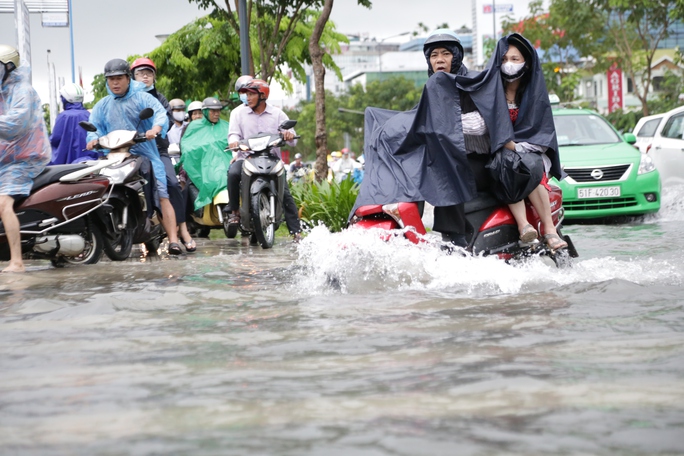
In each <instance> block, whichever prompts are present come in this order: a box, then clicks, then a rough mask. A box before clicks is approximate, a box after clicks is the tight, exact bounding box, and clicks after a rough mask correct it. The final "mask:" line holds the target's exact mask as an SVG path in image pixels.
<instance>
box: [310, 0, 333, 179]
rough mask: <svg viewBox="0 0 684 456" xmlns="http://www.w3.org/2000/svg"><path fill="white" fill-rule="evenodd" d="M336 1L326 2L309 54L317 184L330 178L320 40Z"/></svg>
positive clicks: (323, 70)
mask: <svg viewBox="0 0 684 456" xmlns="http://www.w3.org/2000/svg"><path fill="white" fill-rule="evenodd" d="M333 1H334V0H325V3H324V4H323V11H321V15H320V17H319V18H318V20H317V21H316V25H315V26H314V29H313V33H312V34H311V38H309V54H310V55H311V62H312V64H313V73H314V82H315V86H314V87H315V90H316V93H315V96H316V138H315V139H316V163H315V164H314V170H315V176H316V181H317V182H322V181H324V180H325V179H326V178H327V177H328V159H327V158H328V135H327V133H326V131H325V67H324V66H323V54H324V52H325V51H324V50H323V49H322V48H321V45H320V43H319V42H320V40H321V35H322V34H323V29H324V28H325V24H326V23H327V22H328V19H329V18H330V12H331V11H332V7H333Z"/></svg>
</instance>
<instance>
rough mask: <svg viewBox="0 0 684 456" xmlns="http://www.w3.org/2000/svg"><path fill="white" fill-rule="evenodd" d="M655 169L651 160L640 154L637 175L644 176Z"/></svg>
mask: <svg viewBox="0 0 684 456" xmlns="http://www.w3.org/2000/svg"><path fill="white" fill-rule="evenodd" d="M655 169H656V167H655V164H653V159H652V158H651V157H649V156H648V155H646V154H641V161H639V171H638V172H637V174H646V173H650V172H651V171H654V170H655Z"/></svg>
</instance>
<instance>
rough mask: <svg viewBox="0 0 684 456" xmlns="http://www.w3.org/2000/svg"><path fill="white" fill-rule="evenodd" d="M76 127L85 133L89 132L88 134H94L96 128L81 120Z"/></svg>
mask: <svg viewBox="0 0 684 456" xmlns="http://www.w3.org/2000/svg"><path fill="white" fill-rule="evenodd" d="M78 125H79V126H80V127H81V128H83V129H84V130H85V131H90V132H96V131H97V127H96V126H95V125H93V124H91V123H90V122H86V121H85V120H82V121H80V122H79V123H78Z"/></svg>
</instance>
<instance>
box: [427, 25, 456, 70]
mask: <svg viewBox="0 0 684 456" xmlns="http://www.w3.org/2000/svg"><path fill="white" fill-rule="evenodd" d="M438 47H443V48H445V49H448V50H449V52H451V53H452V54H453V55H454V58H453V60H452V61H451V73H456V71H458V69H459V68H460V67H461V64H462V63H463V45H462V44H461V40H459V39H458V37H457V36H456V34H455V33H454V32H453V31H451V30H449V29H437V30H435V31H434V32H432V33H430V34H429V35H428V37H427V39H426V40H425V43H423V54H425V59H426V60H427V63H428V76H431V75H432V73H433V70H432V65H430V54H431V53H432V51H433V49H435V48H438Z"/></svg>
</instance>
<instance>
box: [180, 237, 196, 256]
mask: <svg viewBox="0 0 684 456" xmlns="http://www.w3.org/2000/svg"><path fill="white" fill-rule="evenodd" d="M181 242H182V243H183V245H184V246H185V250H187V251H188V253H192V252H194V251H195V250H197V244H195V240H194V239H190V240H189V241H188V242H185V241H181Z"/></svg>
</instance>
